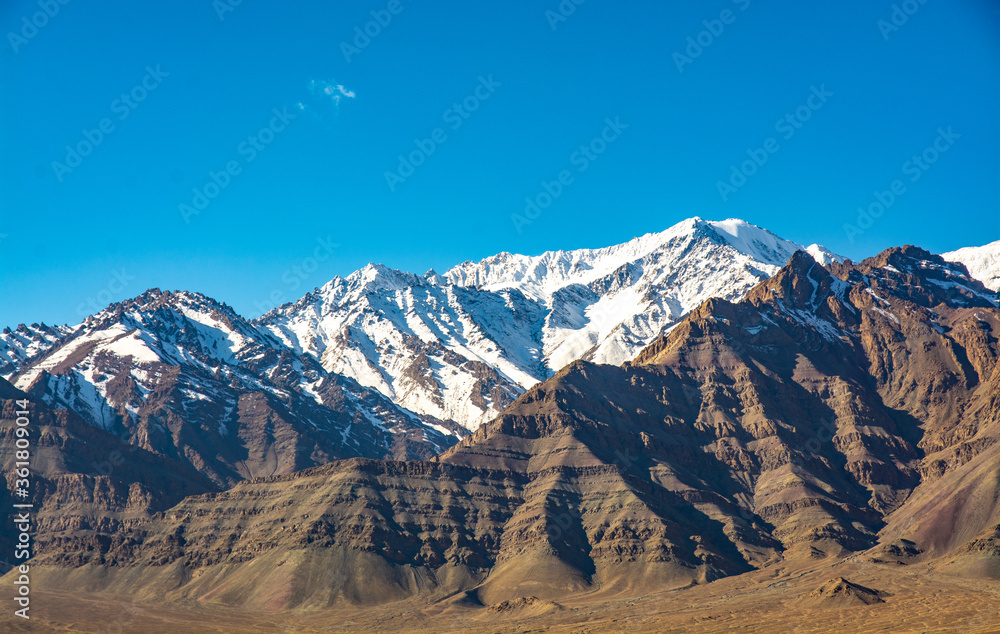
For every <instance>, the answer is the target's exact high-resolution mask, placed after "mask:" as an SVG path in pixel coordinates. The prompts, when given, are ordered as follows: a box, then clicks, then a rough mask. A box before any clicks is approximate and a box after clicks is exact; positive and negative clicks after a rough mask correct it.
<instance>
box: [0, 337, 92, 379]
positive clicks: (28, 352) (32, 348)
mask: <svg viewBox="0 0 1000 634" xmlns="http://www.w3.org/2000/svg"><path fill="white" fill-rule="evenodd" d="M73 330H74V329H73V328H71V327H69V326H55V327H53V326H46V325H45V324H31V325H30V326H28V325H25V324H21V325H19V326H18V327H17V328H15V329H14V330H11V329H10V328H4V329H3V332H0V377H3V378H5V379H7V378H10V377H11V376H13V375H14V373H15V372H17V369H18V368H20V367H21V366H23V365H25V363H26V362H28V361H29V360H30V359H33V358H35V357H38V356H41V355H43V354H45V353H46V352H48V351H49V350H50V349H51V348H52V347H53V346H55V345H56V344H58V343H59V342H60V341H62V340H63V339H64V338H65V337H66V336H68V335H69V334H70V333H72V332H73Z"/></svg>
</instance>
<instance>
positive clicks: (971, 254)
mask: <svg viewBox="0 0 1000 634" xmlns="http://www.w3.org/2000/svg"><path fill="white" fill-rule="evenodd" d="M941 257H943V258H944V259H945V260H948V261H949V262H960V263H962V264H964V265H965V267H966V268H967V269H969V273H970V274H971V275H972V277H974V278H976V279H977V280H979V281H980V282H982V283H983V284H985V285H986V288H991V289H993V290H995V291H1000V240H997V241H996V242H991V243H989V244H987V245H983V246H981V247H965V248H964V249H958V250H957V251H951V252H950V253H944V254H942V256H941Z"/></svg>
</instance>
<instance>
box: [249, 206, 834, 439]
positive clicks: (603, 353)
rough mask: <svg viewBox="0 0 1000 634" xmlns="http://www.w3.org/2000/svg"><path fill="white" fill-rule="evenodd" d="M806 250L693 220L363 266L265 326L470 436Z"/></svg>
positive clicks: (760, 232)
mask: <svg viewBox="0 0 1000 634" xmlns="http://www.w3.org/2000/svg"><path fill="white" fill-rule="evenodd" d="M800 248H802V247H801V246H800V245H797V244H795V243H793V242H789V241H787V240H783V239H781V238H779V237H777V236H775V235H774V234H772V233H770V232H769V231H766V230H764V229H761V228H759V227H756V226H753V225H750V224H748V223H746V222H744V221H742V220H726V221H722V222H708V221H704V220H701V219H700V218H692V219H690V220H685V221H683V222H681V223H678V224H677V225H675V226H673V227H671V228H670V229H667V230H666V231H663V232H661V233H656V234H649V235H645V236H642V237H640V238H636V239H634V240H631V241H629V242H627V243H625V244H620V245H616V246H612V247H607V248H603V249H580V250H576V251H550V252H547V253H544V254H542V255H540V256H523V255H514V254H510V253H500V254H498V255H495V256H493V257H490V258H487V259H485V260H483V261H481V262H478V263H473V262H466V263H464V264H461V265H459V266H456V267H455V268H453V269H451V270H449V271H447V272H446V273H444V274H443V275H438V274H437V273H435V272H434V271H430V272H428V273H427V274H426V275H425V276H423V277H420V276H417V275H413V274H410V273H402V272H400V271H394V270H390V269H388V268H386V267H384V266H380V265H369V266H368V267H366V268H364V269H362V270H360V271H357V272H355V273H353V274H351V275H349V276H348V277H346V278H339V277H338V278H334V279H333V280H332V281H330V282H329V283H328V284H326V285H324V286H323V287H322V288H319V289H316V290H315V291H313V292H312V293H309V294H308V295H306V296H305V297H303V298H302V299H300V300H299V301H297V302H295V303H293V304H288V305H285V306H282V307H280V308H278V309H276V310H274V311H272V312H270V313H268V314H267V315H265V316H263V317H262V318H261V319H260V320H258V322H257V323H258V324H259V325H261V326H263V327H267V328H268V329H270V330H271V331H272V332H273V333H274V335H275V336H276V337H278V338H280V339H281V340H282V341H283V342H285V343H286V344H287V345H289V347H291V348H293V349H294V350H296V352H300V353H303V354H309V355H311V356H313V357H315V358H316V359H318V360H319V362H320V363H321V364H322V365H323V367H324V368H326V369H327V370H328V371H330V372H335V373H338V374H342V375H344V376H347V377H350V378H353V379H355V380H357V381H358V382H359V383H361V384H362V385H365V386H368V387H372V388H375V389H377V390H378V391H379V392H381V393H382V394H383V395H385V396H386V397H388V398H390V399H392V400H393V402H395V403H396V404H398V405H400V406H402V407H405V408H407V409H409V410H412V411H414V412H417V413H418V414H421V415H429V416H433V417H435V418H438V419H444V420H453V421H455V422H457V423H459V424H461V425H463V426H464V427H466V428H467V429H470V430H475V429H476V428H478V427H479V425H481V424H482V423H484V422H486V421H488V420H490V419H492V418H493V417H494V416H496V415H497V414H498V413H499V412H500V411H501V410H502V409H503V408H504V407H506V406H507V405H509V404H510V403H511V402H513V400H514V399H515V398H517V396H518V395H520V394H521V393H523V392H524V390H525V389H527V388H529V387H531V386H532V385H534V384H535V383H536V382H538V381H540V380H544V379H546V378H548V377H550V376H552V375H553V374H554V373H555V372H557V371H558V370H560V369H561V368H562V367H564V366H565V365H566V364H568V363H571V362H572V361H575V360H577V359H586V360H591V361H594V362H596V363H609V364H620V363H622V362H624V361H627V360H629V359H631V358H632V357H634V356H635V355H636V354H637V353H638V352H639V351H640V350H641V349H642V348H643V347H645V346H646V345H647V344H649V342H650V341H652V340H653V339H654V338H656V337H657V336H659V335H660V334H661V333H662V332H664V331H666V330H669V329H670V328H671V327H673V326H675V325H676V324H677V323H678V322H679V320H680V319H681V318H682V317H683V316H684V315H685V314H686V313H687V312H689V311H690V310H692V309H694V308H695V307H697V306H698V305H699V304H700V303H701V302H702V301H704V300H705V299H708V298H709V297H722V298H726V299H731V300H735V299H739V298H740V297H741V296H742V295H743V294H744V293H746V292H747V291H748V290H749V289H750V288H751V287H752V286H753V285H754V284H756V283H758V282H759V281H761V280H762V279H765V278H766V277H768V276H769V275H771V274H773V273H774V272H775V271H777V270H778V269H779V268H780V267H781V266H782V265H783V264H784V263H785V262H787V261H788V258H789V257H791V255H792V253H793V252H795V251H796V250H797V249H800ZM808 249H809V251H810V253H812V254H813V255H814V256H815V257H817V258H819V259H820V260H821V261H822V262H832V261H839V260H840V258H839V257H837V256H835V255H833V254H832V253H830V252H829V251H827V250H825V249H823V248H822V247H819V246H818V245H813V246H811V247H809V248H808Z"/></svg>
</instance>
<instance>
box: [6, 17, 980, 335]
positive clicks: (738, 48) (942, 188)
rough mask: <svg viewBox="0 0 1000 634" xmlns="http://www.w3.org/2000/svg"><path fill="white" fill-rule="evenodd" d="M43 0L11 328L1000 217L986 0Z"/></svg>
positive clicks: (30, 90) (927, 231)
mask: <svg viewBox="0 0 1000 634" xmlns="http://www.w3.org/2000/svg"><path fill="white" fill-rule="evenodd" d="M51 3H52V4H51V6H50V7H49V12H50V13H54V15H52V16H51V17H49V16H45V15H41V16H40V17H39V12H41V11H43V8H41V7H42V5H46V0H43V1H42V3H41V4H39V3H38V2H37V0H36V2H27V1H14V2H6V3H4V4H3V6H2V8H0V25H2V27H3V31H2V32H3V33H4V34H5V37H4V39H3V41H2V42H0V121H2V123H0V135H2V136H0V147H2V150H0V156H2V165H0V168H2V169H0V205H2V207H0V218H2V225H0V234H4V235H3V237H2V238H0V259H2V261H0V267H2V268H0V326H2V325H11V326H13V325H16V324H17V323H19V322H22V321H23V322H29V323H30V322H35V321H45V322H46V323H67V322H68V323H77V322H78V321H80V320H81V319H82V318H83V317H84V316H85V314H86V313H89V312H92V310H91V308H92V307H94V306H97V307H98V308H100V307H101V305H103V304H106V303H107V302H108V301H117V300H121V299H124V298H126V297H131V296H135V295H137V294H139V293H141V292H142V291H143V290H145V289H146V288H149V287H160V288H163V289H187V290H195V291H200V292H203V293H206V294H208V295H211V296H213V297H215V298H217V299H220V300H222V301H225V302H227V303H229V304H231V305H232V306H234V308H236V310H237V311H239V312H240V313H242V314H244V315H246V316H250V317H252V316H256V315H258V314H260V312H261V311H262V309H264V308H266V307H268V306H269V305H272V304H273V300H274V299H278V300H279V301H290V300H294V299H297V298H298V297H299V296H301V295H302V294H303V293H304V292H306V291H308V290H310V289H312V288H313V287H314V286H319V285H321V284H323V283H324V282H326V281H327V280H328V279H329V278H331V277H332V276H334V275H338V274H339V275H346V274H347V273H350V272H351V271H352V270H355V269H357V268H359V267H361V266H363V265H364V264H365V263H367V262H370V261H375V262H382V263H384V264H386V265H389V266H392V267H395V268H400V269H404V270H411V271H414V272H417V273H423V272H424V271H426V270H427V269H429V268H431V267H433V268H435V269H437V270H439V271H441V270H444V269H447V268H449V267H450V266H452V265H454V264H457V263H459V262H462V261H464V260H476V259H479V258H482V257H486V256H488V255H491V254H494V253H497V252H499V251H512V252H519V253H529V254H533V253H540V252H542V251H544V250H548V249H559V248H562V249H569V248H578V247H593V246H604V245H608V244H614V243H617V242H622V241H625V240H628V239H629V238H632V237H634V236H636V235H641V234H644V233H648V232H653V231H660V230H662V229H665V228H666V227H668V226H670V225H672V224H674V223H676V222H677V221H679V220H682V219H684V218H687V217H690V216H694V215H698V216H701V217H703V218H706V219H723V218H728V217H738V218H743V219H745V220H748V221H750V222H752V223H754V224H758V225H760V226H763V227H766V228H768V229H770V230H772V231H774V232H775V233H777V234H779V235H781V236H783V237H786V238H789V239H792V240H796V241H799V242H803V243H811V242H819V243H822V244H825V245H826V246H828V247H829V248H831V249H833V250H834V251H837V252H840V253H843V254H845V255H847V256H849V257H853V258H856V259H859V258H861V257H864V256H866V255H871V254H874V253H875V252H877V251H878V250H880V249H882V248H885V247H887V246H892V245H898V244H903V243H915V244H919V245H921V246H924V247H926V248H928V249H930V250H932V251H938V252H941V251H946V250H950V249H954V248H957V247H961V246H969V245H979V244H984V243H986V242H990V241H992V240H996V239H998V238H1000V213H998V212H1000V151H998V147H1000V143H998V142H1000V121H998V117H997V113H998V112H1000V94H998V93H1000V91H998V88H1000V68H998V67H1000V8H998V7H997V5H996V3H994V2H989V1H987V0H952V1H949V2H944V1H943V0H927V1H926V2H925V3H924V4H919V1H918V0H910V2H909V3H896V5H895V6H896V7H899V9H898V11H896V15H895V16H894V15H893V14H894V4H893V2H888V1H886V2H872V1H871V0H865V1H860V0H852V1H845V2H839V3H802V2H792V1H790V0H789V1H784V2H768V3H765V2H763V1H761V0H736V1H733V0H713V1H710V2H697V3H695V2H670V3H666V2H654V1H651V0H650V1H643V2H632V3H625V4H627V6H623V3H613V2H609V1H607V0H586V1H584V2H582V3H581V4H579V5H575V4H572V3H571V1H569V0H568V1H567V2H563V3H562V7H563V8H564V9H565V8H566V7H569V6H573V7H575V10H574V11H573V12H572V13H571V14H569V15H565V16H564V15H561V14H559V13H558V12H559V8H560V3H559V2H558V1H557V0H549V1H548V2H545V1H540V2H531V3H528V2H524V3H469V2H453V1H438V2H434V3H429V2H420V1H419V0H397V1H396V2H392V3H390V2H388V1H382V0H376V1H353V0H352V1H344V2H336V3H328V2H314V1H303V2H296V3H293V4H291V5H288V6H282V7H280V8H279V7H276V6H274V5H272V4H267V3H262V2H255V1H244V2H241V3H239V4H238V5H236V6H230V4H229V2H228V1H227V0H218V1H217V2H214V3H213V2H212V0H197V1H195V0H180V1H178V2H174V3H155V4H149V3H136V2H110V1H109V2H101V3H78V0H68V1H67V2H66V4H59V2H58V1H57V0H51ZM223 3H225V4H223ZM55 7H58V11H56V10H55ZM904 9H906V10H908V11H909V13H907V12H905V11H903V10H904ZM372 12H374V14H373V13H372ZM566 13H569V12H568V11H566ZM379 18H380V19H381V21H382V22H383V23H385V24H384V25H378V24H377V23H375V22H373V21H374V20H376V19H379ZM387 18H391V19H387ZM562 18H565V19H562ZM894 19H895V21H893V20H894ZM32 20H34V22H35V23H36V24H41V26H34V25H32V24H31V22H32ZM366 28H367V30H368V32H369V33H370V34H374V35H373V36H372V37H368V39H367V40H365V39H364V38H361V37H358V33H359V32H362V33H363V32H364V31H365V29H366ZM356 29H357V30H356ZM713 31H714V33H713ZM356 38H358V39H356ZM688 38H691V39H690V40H689V39H688ZM344 43H346V44H347V45H348V46H347V47H345V46H344ZM351 46H353V47H354V48H350V47H351ZM348 58H349V59H348ZM144 84H145V85H144ZM820 94H822V95H824V96H823V98H822V99H821V98H820V97H818V96H817V95H820ZM456 104H458V107H457V108H456ZM463 104H464V105H463ZM275 113H279V114H281V116H280V117H279V116H278V115H276V114H275ZM789 115H791V117H792V120H791V121H789V120H787V119H786V117H787V116H789ZM781 120H785V123H784V124H782V123H780V122H781ZM609 124H610V125H609ZM102 125H103V126H104V131H102V130H101V127H102ZM942 132H943V133H944V136H943V137H942ZM602 135H603V136H604V138H603V139H602V138H601V137H602ZM88 136H89V140H88ZM91 141H93V144H92V147H90V148H88V144H90V142H91ZM935 143H937V145H938V148H937V150H934V151H931V150H929V149H928V148H933V147H934V145H935ZM67 146H70V147H71V148H73V149H75V150H78V151H79V152H81V153H87V156H81V157H74V156H68V154H70V152H68V151H67ZM432 146H433V152H431V151H430V149H431V147H432ZM581 146H583V148H584V151H582V152H581ZM88 149H89V150H90V151H89V152H87V150H88ZM748 151H749V152H748ZM925 152H926V154H925ZM411 155H412V157H413V159H414V162H419V163H420V165H419V166H415V167H413V168H412V173H411V172H410V169H409V168H408V167H407V166H405V165H404V166H402V167H401V166H400V160H399V158H398V157H399V156H403V157H404V158H406V157H410V156H411ZM920 155H925V158H924V159H922V160H920V161H919V162H917V163H914V162H913V161H912V157H914V156H917V157H919V156H920ZM752 157H756V158H757V159H758V162H760V163H762V164H761V165H759V166H758V165H753V164H747V165H746V166H743V163H745V162H746V161H748V160H750V161H752ZM764 157H766V162H765V161H763V158H764ZM76 158H79V161H78V162H77V161H76V160H75V159H76ZM929 159H934V160H933V161H930V160H929ZM733 166H736V167H735V169H736V170H737V171H740V170H743V171H744V174H743V175H742V176H744V178H741V175H735V176H734V174H733V169H734V167H733ZM584 168H585V169H584ZM227 169H230V170H231V172H227ZM749 172H752V175H750V176H746V175H745V174H746V173H749ZM387 173H394V174H395V176H390V177H387ZM213 174H214V175H215V176H214V180H215V182H214V183H213V176H212V175H213ZM560 174H562V176H563V178H564V183H565V185H562V184H557V183H558V181H559V178H560ZM894 181H899V182H898V184H897V187H898V189H897V191H898V192H902V193H900V194H899V195H898V196H897V195H895V194H893V196H894V200H892V204H891V205H888V206H887V208H885V209H884V211H883V212H882V213H881V215H880V216H879V217H878V218H874V219H871V222H865V221H864V220H863V219H862V220H859V217H858V216H859V214H858V208H859V207H869V206H870V205H872V204H874V203H877V202H878V197H876V195H875V192H887V191H888V192H892V187H893V183H894ZM720 182H726V183H728V186H721V185H720ZM217 183H218V184H223V185H224V186H223V187H219V186H218V185H217ZM544 183H548V188H547V189H548V192H546V186H545V185H544ZM734 184H735V185H734ZM206 187H207V191H206ZM560 187H561V191H559V189H560ZM196 190H197V191H200V192H202V194H212V195H213V197H212V199H211V200H210V201H208V204H207V206H205V207H204V209H199V210H195V203H199V205H201V206H204V205H203V203H204V202H206V201H207V198H206V200H201V199H199V198H198V194H196ZM543 194H544V195H543ZM549 194H554V195H553V197H552V199H551V201H549V200H548V199H547V198H546V196H548V195H549ZM881 197H882V200H883V202H887V201H888V200H889V198H888V197H887V195H886V194H882V195H881ZM526 198H530V199H534V200H538V201H540V202H542V203H546V202H550V204H548V206H547V207H546V208H545V209H544V210H539V211H540V213H536V212H533V211H532V212H530V216H531V217H529V216H528V215H525V207H526V203H525V199H526ZM182 205H188V207H187V208H185V207H182ZM185 209H187V212H185ZM875 209H876V211H877V209H878V208H875ZM192 210H194V211H197V213H191V212H192ZM512 215H515V217H514V219H512ZM518 218H521V220H520V221H519V220H518ZM525 220H526V221H527V222H524V221H525ZM845 225H851V226H854V227H855V228H857V229H859V231H857V232H854V231H852V230H850V229H849V228H845ZM862 225H864V226H862ZM310 258H316V259H310ZM307 269H308V270H307Z"/></svg>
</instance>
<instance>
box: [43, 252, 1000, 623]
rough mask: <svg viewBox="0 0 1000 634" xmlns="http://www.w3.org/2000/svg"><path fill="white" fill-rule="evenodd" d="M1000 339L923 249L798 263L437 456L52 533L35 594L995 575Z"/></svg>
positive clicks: (949, 271)
mask: <svg viewBox="0 0 1000 634" xmlns="http://www.w3.org/2000/svg"><path fill="white" fill-rule="evenodd" d="M998 329H1000V309H998V308H997V296H996V294H994V293H992V292H990V291H989V290H987V289H986V288H985V287H983V286H982V285H981V284H980V283H978V282H976V281H974V280H972V279H971V278H969V276H968V274H967V272H966V270H965V269H964V267H962V266H960V265H954V264H949V263H947V262H945V261H944V260H943V259H941V258H940V257H938V256H934V255H931V254H929V253H927V252H925V251H922V250H920V249H917V248H914V247H904V248H899V249H890V250H887V251H885V252H883V253H881V254H879V255H878V256H876V257H874V258H870V259H868V260H865V261H864V262H862V263H860V264H857V265H855V264H846V263H845V264H839V263H831V264H830V266H829V268H826V267H824V266H822V265H820V264H819V263H817V262H816V261H815V260H814V259H813V258H812V257H810V256H809V255H807V254H806V253H803V252H797V253H795V254H794V255H793V256H792V257H791V258H790V261H789V262H788V263H787V264H786V265H785V266H784V267H783V268H781V269H780V270H779V271H777V272H776V273H775V274H774V275H773V276H772V277H770V279H768V280H766V281H763V282H760V283H758V284H757V285H755V286H754V287H753V288H752V289H751V290H750V291H749V292H748V293H746V294H745V298H744V299H743V300H741V301H739V302H737V303H733V302H730V301H727V300H724V299H712V300H709V301H706V302H704V303H702V304H701V305H700V306H698V307H697V308H696V309H695V310H694V311H692V312H691V313H690V314H689V315H688V316H687V317H686V318H685V319H684V320H683V321H682V322H681V323H680V324H679V325H678V326H677V327H676V328H674V329H672V330H671V331H670V332H669V333H668V334H664V335H661V336H660V337H658V338H657V339H656V340H655V341H654V342H653V343H652V344H650V345H649V346H647V347H646V348H645V349H644V350H643V351H642V352H641V353H640V354H639V355H638V356H637V357H636V358H635V359H634V360H633V361H631V362H626V363H624V364H622V365H621V366H618V367H616V366H608V365H596V364H593V363H591V362H588V361H582V360H581V361H575V362H573V363H571V364H570V365H568V366H567V367H565V368H563V369H562V370H560V371H559V372H558V373H556V374H555V376H553V377H552V378H550V379H548V380H546V381H544V382H542V383H539V384H537V385H535V386H533V387H532V388H530V389H529V390H528V391H527V392H526V393H525V394H523V395H522V396H521V397H520V398H518V399H517V401H516V402H514V403H513V404H511V405H510V406H509V407H507V408H506V409H505V410H504V411H503V412H502V414H501V415H500V416H498V417H497V418H496V419H495V420H493V421H491V422H489V423H487V424H485V425H483V426H481V427H480V428H479V429H478V431H476V433H475V434H473V435H472V436H470V437H469V438H466V439H465V440H463V441H462V442H461V443H459V444H458V445H456V446H455V447H453V448H451V449H449V450H447V451H446V452H444V453H443V454H442V455H441V456H439V457H438V458H436V459H434V460H432V461H410V462H391V461H377V460H366V459H353V460H347V461H340V462H336V463H332V464H329V465H325V466H321V467H316V468H312V469H308V470H306V471H302V472H299V473H295V474H289V475H277V476H271V477H266V478H256V479H253V480H249V481H245V482H242V483H240V484H237V485H236V486H235V487H233V488H231V489H229V490H227V491H224V492H215V493H206V494H203V495H196V496H192V497H188V498H186V499H185V500H183V501H182V502H180V503H179V504H178V505H177V506H175V507H173V508H171V509H170V510H168V511H166V512H163V513H159V514H156V515H153V516H152V517H151V519H149V520H148V521H146V522H144V523H141V524H134V525H132V526H130V527H129V528H127V529H126V530H124V531H123V532H121V533H120V534H118V535H116V536H114V538H113V539H110V540H106V541H102V542H100V543H97V544H95V543H94V542H93V540H89V541H88V540H87V539H85V538H83V537H80V538H76V539H73V538H69V539H65V540H62V541H61V542H60V544H59V545H58V547H57V548H51V549H49V550H48V551H47V552H45V553H42V554H41V555H40V556H39V557H38V559H37V560H36V562H35V567H34V568H33V569H35V570H37V572H36V575H37V576H36V580H37V581H36V583H38V584H40V586H41V587H45V588H55V589H69V588H76V589H80V588H84V589H87V590H89V591H95V592H105V593H110V594H116V593H117V594H124V593H126V592H127V593H129V595H130V596H140V597H141V596H147V597H156V598H158V599H163V598H166V599H167V600H190V599H195V598H197V599H198V600H199V601H201V602H207V603H220V604H226V605H232V606H250V605H254V606H265V607H266V609H270V610H278V609H285V608H290V607H296V606H300V607H306V606H309V607H330V606H343V605H357V604H361V605H372V604H384V603H387V602H391V601H395V600H399V599H404V598H407V597H420V598H421V601H422V602H423V603H424V604H427V603H428V602H438V603H442V602H444V603H448V602H451V603H454V604H458V603H461V604H463V605H468V606H485V605H494V606H508V607H509V606H517V605H522V604H524V605H527V604H528V603H531V604H532V605H534V604H536V603H539V602H542V603H540V604H544V605H549V606H551V605H552V604H550V603H544V602H545V601H555V600H557V599H560V598H561V597H569V596H573V595H575V594H579V593H584V592H586V593H590V594H589V595H588V599H589V600H591V601H593V600H600V599H602V598H608V597H610V596H622V595H629V596H637V595H640V594H644V593H647V592H650V591H652V590H663V589H669V588H682V587H685V586H688V585H690V584H703V583H706V582H708V581H712V580H714V579H719V578H723V577H727V576H732V575H737V574H741V573H746V572H749V571H752V570H754V569H756V568H763V567H767V566H773V565H776V564H778V563H780V562H792V561H808V560H811V559H814V558H817V557H819V558H822V557H842V556H845V555H850V556H853V557H857V556H858V553H861V554H862V555H863V556H864V557H866V558H867V561H868V562H870V564H871V565H876V566H880V565H885V566H890V567H891V568H892V570H895V569H896V567H897V566H898V565H899V563H904V564H913V563H915V562H931V563H933V565H936V566H937V565H939V566H944V567H948V566H951V567H954V568H956V569H960V570H963V571H965V572H967V573H968V572H970V571H971V572H976V573H977V574H985V575H994V576H995V575H996V574H998V572H1000V571H998V570H997V561H998V560H1000V548H998V547H997V542H996V539H997V533H996V530H997V529H996V527H997V526H1000V500H998V498H997V496H996V482H997V477H998V471H1000V464H998V462H997V460H998V458H997V456H998V454H997V448H998V447H1000V443H997V439H998V437H1000V369H998V367H1000V364H998V358H1000V342H998V339H997V333H998V332H1000V330H998ZM897 562H898V563H897ZM818 585H819V584H817V586H818ZM835 585H836V584H835ZM834 594H836V593H834ZM528 598H530V600H529V599H528ZM505 602H506V603H505ZM498 609H499V608H498ZM505 609H506V608H505Z"/></svg>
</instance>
